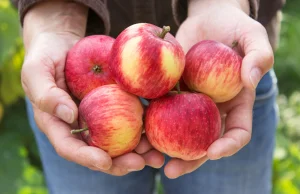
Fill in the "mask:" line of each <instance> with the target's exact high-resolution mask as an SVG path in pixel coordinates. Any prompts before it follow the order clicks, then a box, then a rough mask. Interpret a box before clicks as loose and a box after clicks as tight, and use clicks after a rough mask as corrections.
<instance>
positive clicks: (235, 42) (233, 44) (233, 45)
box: [231, 40, 239, 49]
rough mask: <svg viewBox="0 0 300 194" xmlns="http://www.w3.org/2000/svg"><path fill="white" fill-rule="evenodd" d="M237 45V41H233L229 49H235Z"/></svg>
mask: <svg viewBox="0 0 300 194" xmlns="http://www.w3.org/2000/svg"><path fill="white" fill-rule="evenodd" d="M238 44H239V42H238V41H237V40H235V41H233V42H232V44H231V48H232V49H234V48H235V47H237V46H238Z"/></svg>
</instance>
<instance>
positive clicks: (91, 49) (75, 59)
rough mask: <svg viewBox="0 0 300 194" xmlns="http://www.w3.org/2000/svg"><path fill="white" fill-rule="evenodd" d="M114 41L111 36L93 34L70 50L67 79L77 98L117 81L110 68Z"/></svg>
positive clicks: (67, 60)
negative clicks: (113, 77)
mask: <svg viewBox="0 0 300 194" xmlns="http://www.w3.org/2000/svg"><path fill="white" fill-rule="evenodd" d="M114 41H115V39H114V38H112V37H110V36H106V35H92V36H87V37H85V38H83V39H81V40H80V41H78V42H77V43H76V44H75V45H74V46H73V47H72V48H71V49H70V50H69V52H68V54H67V59H66V64H65V79H66V83H67V86H68V88H69V90H70V92H71V93H72V94H73V96H75V97H76V98H77V99H79V100H81V99H82V98H83V97H84V96H85V95H86V94H87V93H89V92H90V91H91V90H93V89H95V88H97V87H99V86H102V85H106V84H113V83H115V81H114V80H113V79H112V76H111V75H110V72H109V70H108V64H109V59H110V52H111V48H112V45H113V43H114Z"/></svg>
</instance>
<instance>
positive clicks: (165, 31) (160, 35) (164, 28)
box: [158, 26, 171, 39]
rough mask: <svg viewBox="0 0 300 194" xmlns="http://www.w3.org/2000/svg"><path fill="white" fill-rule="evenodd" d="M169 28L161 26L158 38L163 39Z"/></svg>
mask: <svg viewBox="0 0 300 194" xmlns="http://www.w3.org/2000/svg"><path fill="white" fill-rule="evenodd" d="M170 30H171V28H170V26H163V28H162V31H161V33H160V34H159V35H158V36H159V37H160V38H162V39H164V38H165V36H166V34H167V33H168V32H170Z"/></svg>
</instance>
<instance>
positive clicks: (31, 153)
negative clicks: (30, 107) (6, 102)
mask: <svg viewBox="0 0 300 194" xmlns="http://www.w3.org/2000/svg"><path fill="white" fill-rule="evenodd" d="M25 115H26V109H25V104H24V101H20V102H17V103H14V105H12V106H10V107H9V108H7V109H6V111H5V114H4V117H3V120H2V122H1V123H0V129H1V130H0V156H1V160H0V167H1V168H0V188H1V189H0V193H7V194H15V193H20V194H33V193H35V194H44V193H47V190H46V188H45V183H44V177H43V173H42V171H41V164H40V160H39V156H38V155H37V150H36V144H35V140H34V136H33V134H32V132H31V130H30V128H29V125H28V121H27V118H26V116H25Z"/></svg>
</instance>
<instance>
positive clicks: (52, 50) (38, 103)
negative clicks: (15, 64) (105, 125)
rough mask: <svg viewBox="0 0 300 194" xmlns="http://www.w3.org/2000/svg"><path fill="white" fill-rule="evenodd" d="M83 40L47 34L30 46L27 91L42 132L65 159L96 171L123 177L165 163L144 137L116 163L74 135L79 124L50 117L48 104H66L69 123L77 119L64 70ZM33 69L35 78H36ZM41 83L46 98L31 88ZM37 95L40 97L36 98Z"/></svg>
mask: <svg viewBox="0 0 300 194" xmlns="http://www.w3.org/2000/svg"><path fill="white" fill-rule="evenodd" d="M79 39H80V37H78V36H74V35H73V34H69V33H67V34H66V33H61V34H57V33H45V34H39V36H38V37H35V39H34V41H32V44H31V45H28V47H27V48H28V50H29V52H28V53H26V60H27V61H33V59H34V61H35V62H26V63H25V65H24V66H23V71H22V74H23V88H24V89H25V92H26V93H27V95H28V97H29V98H30V100H31V101H32V104H33V110H34V115H35V120H36V123H37V125H38V126H39V129H40V130H41V131H42V132H44V133H45V134H46V136H47V137H48V139H49V141H50V142H51V144H52V145H53V147H54V148H55V150H56V151H57V153H58V154H59V155H60V156H61V157H63V158H65V159H67V160H70V161H73V162H75V163H77V164H80V165H83V166H86V167H88V168H90V169H93V170H102V171H103V172H105V173H109V174H113V175H118V176H121V175H125V174H127V173H129V171H128V169H131V170H140V169H142V168H144V166H145V165H149V166H153V167H160V166H161V165H162V164H163V155H162V154H161V153H159V152H158V151H156V150H153V149H152V147H151V146H150V144H149V143H148V141H147V139H145V138H144V137H143V138H142V140H141V142H140V144H139V145H138V147H137V148H136V152H137V153H128V154H124V155H122V156H119V157H117V158H114V159H113V160H112V159H111V158H110V157H109V155H108V154H107V153H106V152H104V151H103V150H101V149H99V148H95V147H92V146H88V145H87V144H86V143H85V142H84V141H82V139H81V137H80V135H72V134H71V133H70V131H71V129H72V128H75V127H77V124H76V122H75V123H73V124H68V123H66V122H67V121H66V120H65V121H63V120H61V119H59V118H57V117H56V116H57V115H55V114H54V112H53V114H50V113H51V112H52V111H53V110H55V108H53V109H52V111H44V110H50V109H49V108H48V107H47V105H49V104H54V105H53V107H57V104H56V103H61V101H64V102H65V103H66V104H67V105H68V106H69V107H72V108H73V110H74V118H75V119H67V120H76V118H77V115H78V108H77V106H78V105H76V104H75V103H74V101H73V100H72V99H71V97H70V95H69V92H68V89H67V85H66V83H65V76H64V67H65V61H66V56H67V52H68V50H69V49H70V48H71V47H72V46H73V45H74V44H75V43H76V42H77V41H78V40H79ZM30 66H34V68H30ZM33 70H34V76H32V75H33V74H32V71H33ZM29 76H31V77H30V79H28V77H29ZM37 82H42V85H43V91H42V92H41V93H42V94H46V95H45V96H46V97H45V96H44V97H39V96H41V95H42V94H40V93H39V91H40V90H30V89H29V88H34V86H35V84H36V83H37ZM46 89H47V90H46ZM44 90H46V91H44ZM34 96H38V97H37V98H34ZM57 98H58V99H57ZM41 108H42V109H41Z"/></svg>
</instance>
